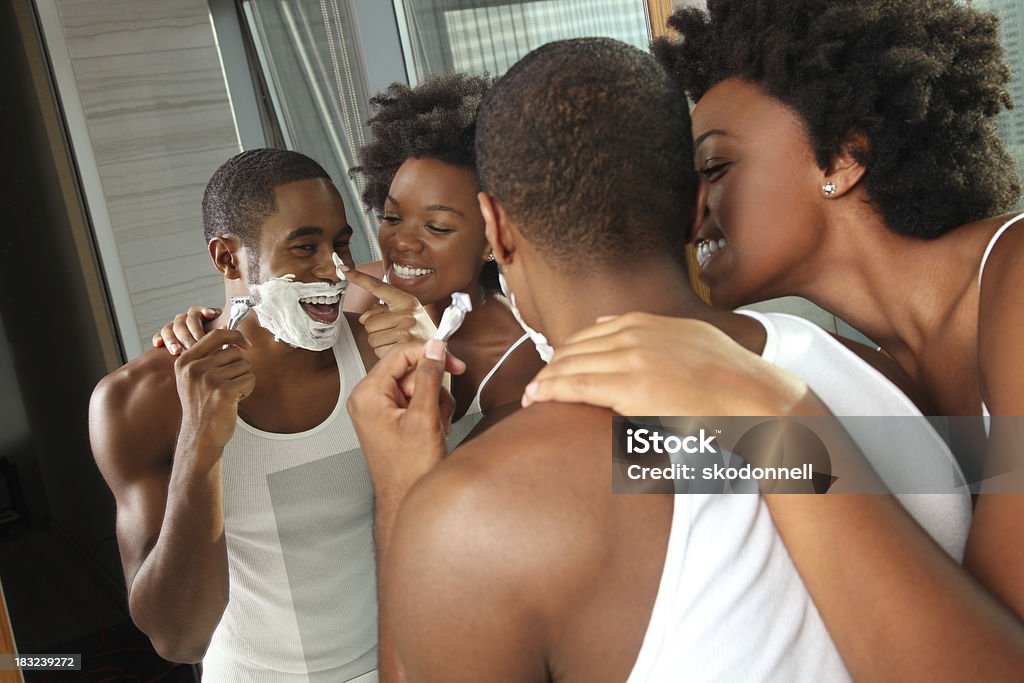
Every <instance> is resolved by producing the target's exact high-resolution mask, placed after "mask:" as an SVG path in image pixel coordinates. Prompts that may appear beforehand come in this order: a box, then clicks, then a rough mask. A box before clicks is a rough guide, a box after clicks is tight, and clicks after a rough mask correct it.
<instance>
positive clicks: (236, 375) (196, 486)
mask: <svg viewBox="0 0 1024 683" xmlns="http://www.w3.org/2000/svg"><path fill="white" fill-rule="evenodd" d="M227 342H234V343H237V344H240V345H247V342H245V340H244V338H242V337H241V335H240V333H237V332H232V333H228V332H227V331H218V332H216V333H213V334H211V335H208V336H207V337H206V338H204V339H203V340H201V341H200V342H199V343H197V344H196V345H194V347H193V349H190V350H189V351H188V352H186V353H185V354H183V355H182V356H181V358H179V359H178V361H177V362H176V363H175V364H174V366H175V370H176V374H177V379H178V382H177V384H178V387H179V388H180V390H181V391H182V394H183V395H182V396H181V397H180V398H179V392H178V391H177V390H176V387H175V374H173V373H172V371H171V369H170V363H169V359H168V360H164V359H163V358H159V359H157V360H154V359H153V358H152V357H144V358H142V359H139V361H137V362H135V363H133V364H131V365H129V366H127V367H125V368H122V369H121V370H119V371H118V372H116V373H114V374H113V375H111V376H109V377H108V378H106V379H104V380H103V381H102V382H101V383H100V384H99V386H97V388H96V390H95V391H94V393H93V397H92V401H91V403H90V420H89V422H90V437H91V441H92V447H93V454H94V456H95V458H96V462H97V464H98V465H99V467H100V470H101V472H102V473H103V476H104V478H105V479H106V481H107V483H108V485H109V486H110V488H111V490H112V491H113V493H114V497H115V499H116V501H117V536H118V543H119V546H120V550H121V560H122V565H123V568H124V572H125V582H126V584H127V587H128V603H129V609H130V611H131V615H132V619H133V620H134V621H135V623H136V625H137V626H138V627H139V628H140V629H141V630H142V631H144V632H145V633H146V634H147V635H148V636H149V637H150V639H151V640H152V642H153V645H154V647H155V648H156V649H157V652H158V653H159V654H160V655H161V656H162V657H164V658H166V659H169V660H172V661H185V662H195V661H199V660H200V659H202V657H203V654H204V653H205V651H206V648H207V646H208V645H209V641H210V637H211V636H212V634H213V631H214V629H215V628H216V626H217V623H218V622H219V621H220V618H221V616H222V614H223V612H224V608H225V606H226V605H227V596H228V571H227V556H226V550H225V545H224V521H223V519H224V518H223V507H222V489H221V481H220V476H221V468H220V457H221V453H222V451H223V444H224V443H226V441H227V438H230V433H233V430H234V420H235V417H234V416H236V415H237V401H238V400H239V397H241V396H244V395H247V394H248V392H249V391H251V389H252V384H253V377H252V373H251V368H250V367H249V364H248V362H247V361H244V360H242V359H241V352H240V351H239V349H238V348H236V347H234V346H231V347H229V348H228V349H221V346H222V345H223V344H225V343H227ZM161 353H162V352H161ZM179 401H180V402H179ZM182 403H184V404H185V405H186V406H187V408H186V410H185V412H184V415H185V417H184V418H180V416H181V415H182V411H181V410H180V406H181V404H182ZM179 418H180V419H179ZM229 418H230V419H229ZM179 423H180V432H179V436H178V438H177V443H175V432H176V431H179ZM225 434H227V438H225Z"/></svg>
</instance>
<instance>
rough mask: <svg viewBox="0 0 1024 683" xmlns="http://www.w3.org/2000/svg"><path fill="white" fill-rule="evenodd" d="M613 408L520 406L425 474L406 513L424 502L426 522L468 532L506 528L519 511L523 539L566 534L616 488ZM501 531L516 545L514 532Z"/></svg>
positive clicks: (530, 541) (441, 529) (439, 531)
mask: <svg viewBox="0 0 1024 683" xmlns="http://www.w3.org/2000/svg"><path fill="white" fill-rule="evenodd" d="M612 415H613V413H612V412H611V411H608V410H604V409H600V408H593V407H590V406H583V405H578V404H576V405H567V404H557V403H546V404H539V405H535V406H531V407H529V408H526V409H524V410H520V411H517V412H516V413H514V414H513V415H511V416H509V417H507V418H505V419H504V420H502V421H501V422H499V423H498V424H496V425H494V426H493V427H491V428H490V429H489V430H487V431H486V432H484V433H483V434H481V435H480V436H478V437H476V438H474V439H473V440H472V441H471V442H469V443H467V444H466V445H465V446H462V447H460V448H459V449H457V450H456V451H455V452H454V453H452V455H450V456H449V457H448V458H447V459H446V460H445V461H444V462H442V463H441V464H440V465H438V466H437V467H436V468H434V470H433V471H432V472H431V473H430V474H428V475H427V476H425V477H424V478H423V479H422V480H421V481H420V483H419V484H417V486H416V487H415V488H414V489H413V491H412V492H411V494H410V497H409V500H408V501H407V503H408V504H407V505H403V514H404V513H405V511H406V507H408V508H412V509H417V510H419V512H418V513H416V514H415V515H414V516H420V515H421V514H422V515H423V516H422V517H421V521H422V522H423V523H424V524H425V526H424V527H423V528H422V529H421V530H422V531H424V532H427V533H436V535H437V536H443V535H445V534H452V532H453V531H454V529H453V528H452V527H451V526H450V525H455V527H457V528H458V529H460V530H461V531H460V532H459V533H466V534H469V535H470V536H475V535H477V534H484V535H486V534H487V533H490V532H489V531H488V530H491V532H493V529H495V528H502V529H504V530H505V531H508V528H509V527H508V525H507V522H508V520H510V519H514V520H515V528H516V529H517V530H518V531H519V532H521V534H522V536H523V538H522V539H521V540H522V541H523V545H524V546H533V545H534V544H536V543H537V542H538V540H539V539H540V538H541V537H544V536H550V537H551V538H552V539H561V538H564V535H565V533H566V531H567V529H571V530H573V532H574V533H575V532H581V531H583V530H584V529H585V528H586V526H587V525H588V524H589V523H590V522H589V521H588V520H593V519H595V517H594V516H593V515H592V513H593V510H594V508H595V507H599V506H602V505H604V504H605V501H606V500H607V499H608V497H609V496H608V494H609V493H610V491H611V475H610V472H611V460H610V457H611V418H612ZM431 520H432V521H431ZM435 523H436V524H437V526H436V527H435V528H433V529H430V528H429V527H430V526H431V525H432V524H435ZM495 525H497V526H495ZM503 534H504V535H503V539H504V542H506V543H508V544H509V546H510V547H515V542H516V538H515V535H514V534H510V533H504V532H503ZM458 535H459V534H454V535H453V538H454V537H457V536H458Z"/></svg>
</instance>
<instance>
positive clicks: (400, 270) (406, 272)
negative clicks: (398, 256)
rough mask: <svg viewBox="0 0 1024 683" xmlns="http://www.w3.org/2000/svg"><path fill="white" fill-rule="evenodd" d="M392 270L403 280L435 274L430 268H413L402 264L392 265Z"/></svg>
mask: <svg viewBox="0 0 1024 683" xmlns="http://www.w3.org/2000/svg"><path fill="white" fill-rule="evenodd" d="M391 268H392V269H393V270H394V271H395V275H397V276H398V277H401V278H412V277H419V276H421V275H429V274H430V273H433V272H434V271H433V270H432V269H430V268H413V267H411V266H403V265H401V264H400V263H392V264H391Z"/></svg>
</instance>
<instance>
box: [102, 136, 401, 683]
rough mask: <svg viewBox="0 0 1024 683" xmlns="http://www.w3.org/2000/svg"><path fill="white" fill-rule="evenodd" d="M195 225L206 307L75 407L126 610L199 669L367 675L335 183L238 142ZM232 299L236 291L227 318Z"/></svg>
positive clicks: (172, 654)
mask: <svg viewBox="0 0 1024 683" xmlns="http://www.w3.org/2000/svg"><path fill="white" fill-rule="evenodd" d="M203 223H204V231H205V237H206V241H207V243H208V245H209V253H210V257H211V259H212V260H213V264H214V266H215V267H216V268H217V270H218V271H219V272H220V273H221V275H222V276H223V279H224V290H225V296H226V300H227V302H228V305H227V306H225V308H224V310H225V314H224V315H222V316H221V317H220V318H219V319H218V320H216V321H213V323H211V325H210V328H211V329H213V331H212V332H210V333H209V334H207V335H206V336H205V337H203V339H201V340H200V341H199V342H197V343H196V344H194V345H193V346H191V348H189V349H188V350H187V351H185V352H184V353H183V354H181V355H180V356H179V357H177V358H175V357H173V356H170V355H168V354H167V353H166V352H165V351H163V350H162V349H153V350H150V351H149V352H147V353H145V354H143V355H141V356H139V357H138V358H136V359H134V360H132V361H131V362H129V363H128V364H127V365H125V366H124V367H122V368H120V369H118V370H117V371H115V372H113V373H112V374H110V375H108V376H107V377H106V378H104V379H103V380H102V381H101V382H100V383H99V385H98V386H97V387H96V390H95V391H94V393H93V397H92V401H91V405H90V434H91V440H92V447H93V453H94V456H95V458H96V462H97V464H98V465H99V467H100V470H101V471H102V473H103V476H104V477H105V479H106V481H107V483H108V484H109V485H110V488H111V490H112V491H113V493H114V496H115V498H116V500H117V538H118V544H119V547H120V552H121V561H122V565H123V568H124V573H125V580H126V584H127V586H128V603H129V608H130V611H131V616H132V619H133V620H134V621H135V623H136V625H137V626H138V627H139V628H140V629H141V630H143V631H144V632H145V633H146V634H147V635H148V636H149V637H150V639H151V640H152V642H153V645H154V647H155V648H156V650H157V652H158V653H159V654H160V655H161V656H162V657H164V658H166V659H169V660H172V661H179V662H198V661H202V663H203V680H205V681H218V682H220V681H282V682H293V681H295V682H297V681H303V682H307V681H308V682H312V681H358V682H359V683H368V682H370V681H377V666H378V665H377V661H378V651H377V598H376V578H375V566H374V547H373V542H374V537H373V518H374V493H373V488H372V486H371V482H370V477H369V474H368V472H367V467H366V462H365V460H364V458H363V454H362V451H361V450H360V448H359V443H358V441H357V440H356V436H355V432H354V430H353V427H352V423H351V421H350V419H349V416H348V413H347V411H346V410H345V400H346V398H347V396H348V394H349V392H350V390H351V389H352V387H353V386H354V385H355V384H356V382H358V381H359V380H360V379H361V378H362V377H363V376H364V375H365V368H367V367H369V366H370V365H372V364H373V362H374V361H375V360H376V356H375V355H374V352H373V349H372V348H371V347H370V345H369V344H368V343H367V341H366V333H365V331H364V330H363V327H362V326H361V325H359V324H358V322H357V321H355V320H351V321H350V320H348V319H347V317H346V315H345V314H344V313H343V312H342V295H343V294H344V290H345V284H346V283H345V281H344V278H343V277H342V275H343V273H342V272H341V268H340V267H339V268H336V265H335V264H336V262H337V261H336V260H335V259H337V258H338V257H340V262H341V263H342V264H345V265H347V267H351V265H352V261H351V256H350V254H349V240H350V239H351V236H352V229H351V227H349V225H348V224H347V222H346V219H345V207H344V204H343V203H342V199H341V196H340V195H339V193H338V190H337V189H336V188H335V186H334V185H333V183H332V182H331V180H330V178H329V176H328V175H327V173H326V172H325V171H324V170H323V169H322V168H321V167H320V166H319V165H318V164H316V162H314V161H312V160H311V159H309V158H307V157H305V156H303V155H301V154H297V153H295V152H288V151H283V150H271V149H260V150H251V151H247V152H243V153H242V154H239V155H237V156H235V157H234V158H232V159H230V160H229V161H227V162H226V163H225V164H224V165H223V166H221V167H220V168H219V169H218V170H217V171H216V173H215V174H214V176H213V178H212V179H211V181H210V183H209V185H208V186H207V189H206V193H205V195H204V198H203ZM234 297H251V299H252V301H253V302H254V303H255V306H254V308H253V312H252V313H250V314H249V315H248V316H247V317H245V318H244V319H243V320H242V321H241V322H240V323H237V316H235V320H234V321H232V322H236V323H237V329H228V327H229V325H228V323H229V317H231V314H230V309H231V305H230V303H231V300H232V298H234ZM237 312H238V310H237V307H236V313H237ZM235 326H236V325H231V327H235ZM214 328H215V329H214ZM381 656H386V653H383V652H382V653H381Z"/></svg>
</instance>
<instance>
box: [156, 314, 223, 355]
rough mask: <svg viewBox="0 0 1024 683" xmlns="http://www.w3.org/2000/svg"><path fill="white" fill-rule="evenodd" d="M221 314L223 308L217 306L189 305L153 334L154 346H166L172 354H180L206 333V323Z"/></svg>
mask: <svg viewBox="0 0 1024 683" xmlns="http://www.w3.org/2000/svg"><path fill="white" fill-rule="evenodd" d="M220 314H221V309H220V308H218V307H216V306H189V309H188V310H187V311H185V312H184V313H179V314H178V315H176V316H174V320H172V321H171V322H169V323H167V324H166V325H164V326H163V327H161V328H160V331H159V332H157V333H155V334H154V335H153V339H152V341H153V346H154V347H155V348H160V347H161V346H162V347H164V348H166V349H167V351H168V353H170V354H171V355H172V356H177V355H180V354H181V352H182V351H183V350H184V349H188V348H191V347H192V345H193V344H195V343H196V342H197V341H199V340H200V339H202V338H203V337H204V336H205V335H206V329H205V325H206V323H207V322H209V321H211V320H216V319H217V318H218V316H220Z"/></svg>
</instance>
